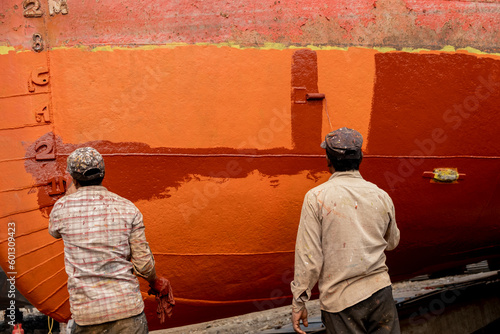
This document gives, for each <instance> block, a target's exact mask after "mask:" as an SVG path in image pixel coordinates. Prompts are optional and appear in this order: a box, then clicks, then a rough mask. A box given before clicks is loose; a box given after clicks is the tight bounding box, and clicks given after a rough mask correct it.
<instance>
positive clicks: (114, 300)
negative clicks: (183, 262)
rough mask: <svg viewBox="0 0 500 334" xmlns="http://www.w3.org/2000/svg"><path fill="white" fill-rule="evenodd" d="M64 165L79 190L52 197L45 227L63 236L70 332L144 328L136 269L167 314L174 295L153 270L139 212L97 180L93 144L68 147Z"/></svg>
mask: <svg viewBox="0 0 500 334" xmlns="http://www.w3.org/2000/svg"><path fill="white" fill-rule="evenodd" d="M67 170H68V172H69V173H70V174H71V176H72V177H73V182H74V184H75V187H76V189H77V190H76V192H74V193H72V194H70V195H66V196H64V197H63V198H61V199H59V200H58V201H57V202H56V203H55V205H54V208H53V209H52V212H51V214H50V221H49V233H50V234H51V235H52V236H53V237H55V238H62V239H63V241H64V260H65V266H66V273H67V274H68V291H69V301H70V305H71V313H72V317H73V319H74V321H75V323H76V326H75V328H74V329H73V332H74V333H103V332H107V333H134V334H136V333H148V326H147V321H146V316H145V315H144V302H143V299H142V295H141V292H140V290H139V282H138V280H137V277H136V276H135V275H137V276H140V277H142V278H144V279H146V280H147V281H148V282H149V283H150V286H151V288H152V290H150V291H151V292H152V293H153V294H155V295H156V296H157V300H158V301H159V302H160V301H161V300H160V299H161V298H163V297H165V298H163V300H162V301H163V303H162V304H161V305H160V306H161V307H160V308H162V307H163V310H162V311H164V312H165V313H166V314H168V315H169V316H170V315H171V309H172V306H173V304H174V301H173V295H172V290H171V287H170V283H169V282H168V280H166V279H165V278H160V277H158V278H157V276H156V271H155V261H154V258H153V254H152V253H151V250H150V248H149V245H148V243H147V241H146V236H145V234H144V223H143V220H142V214H141V212H140V211H139V210H138V209H137V208H136V207H135V205H134V204H133V203H132V202H130V201H129V200H127V199H125V198H122V197H120V196H118V195H116V194H114V193H112V192H110V191H108V190H107V189H106V188H105V187H103V186H102V185H101V183H102V180H103V178H104V160H103V158H102V156H101V154H99V152H97V150H95V149H94V148H91V147H83V148H79V149H77V150H75V151H74V152H73V153H71V154H70V155H69V157H68V160H67ZM134 274H135V275H134ZM167 301H168V302H167ZM160 308H159V309H160ZM164 318H165V317H164V314H163V320H164Z"/></svg>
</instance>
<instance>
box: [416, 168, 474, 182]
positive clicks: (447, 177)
mask: <svg viewBox="0 0 500 334" xmlns="http://www.w3.org/2000/svg"><path fill="white" fill-rule="evenodd" d="M422 176H423V177H425V178H430V179H431V182H434V183H458V180H459V179H460V180H463V179H465V174H460V173H459V172H458V170H457V168H434V170H433V171H432V172H424V174H423V175H422Z"/></svg>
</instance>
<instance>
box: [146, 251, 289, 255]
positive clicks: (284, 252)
mask: <svg viewBox="0 0 500 334" xmlns="http://www.w3.org/2000/svg"><path fill="white" fill-rule="evenodd" d="M294 252H295V250H290V251H276V252H257V253H157V252H153V255H163V256H253V255H273V254H290V253H294Z"/></svg>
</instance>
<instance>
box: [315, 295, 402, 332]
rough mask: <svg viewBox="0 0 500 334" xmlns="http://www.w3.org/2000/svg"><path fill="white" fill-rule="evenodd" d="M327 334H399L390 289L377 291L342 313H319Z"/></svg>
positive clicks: (397, 320)
mask: <svg viewBox="0 0 500 334" xmlns="http://www.w3.org/2000/svg"><path fill="white" fill-rule="evenodd" d="M321 320H322V321H323V324H324V325H325V327H326V333H327V334H364V333H377V334H379V333H380V334H399V333H400V329H399V319H398V313H397V310H396V305H395V303H394V299H393V297H392V287H391V286H388V287H385V288H383V289H380V290H378V291H377V292H375V293H374V294H373V295H371V296H370V297H369V298H368V299H365V300H363V301H361V302H359V303H357V304H355V305H353V306H351V307H348V308H346V309H345V310H343V311H340V312H337V313H330V312H326V311H321Z"/></svg>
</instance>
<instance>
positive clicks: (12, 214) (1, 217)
mask: <svg viewBox="0 0 500 334" xmlns="http://www.w3.org/2000/svg"><path fill="white" fill-rule="evenodd" d="M51 206H54V204H49V205H42V206H39V207H37V208H34V209H27V210H22V211H16V212H12V213H9V214H6V215H3V216H0V219H3V218H7V217H10V216H15V215H18V214H21V213H28V212H32V211H36V210H40V209H43V208H49V207H51ZM2 242H5V240H3V241H0V243H2Z"/></svg>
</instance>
